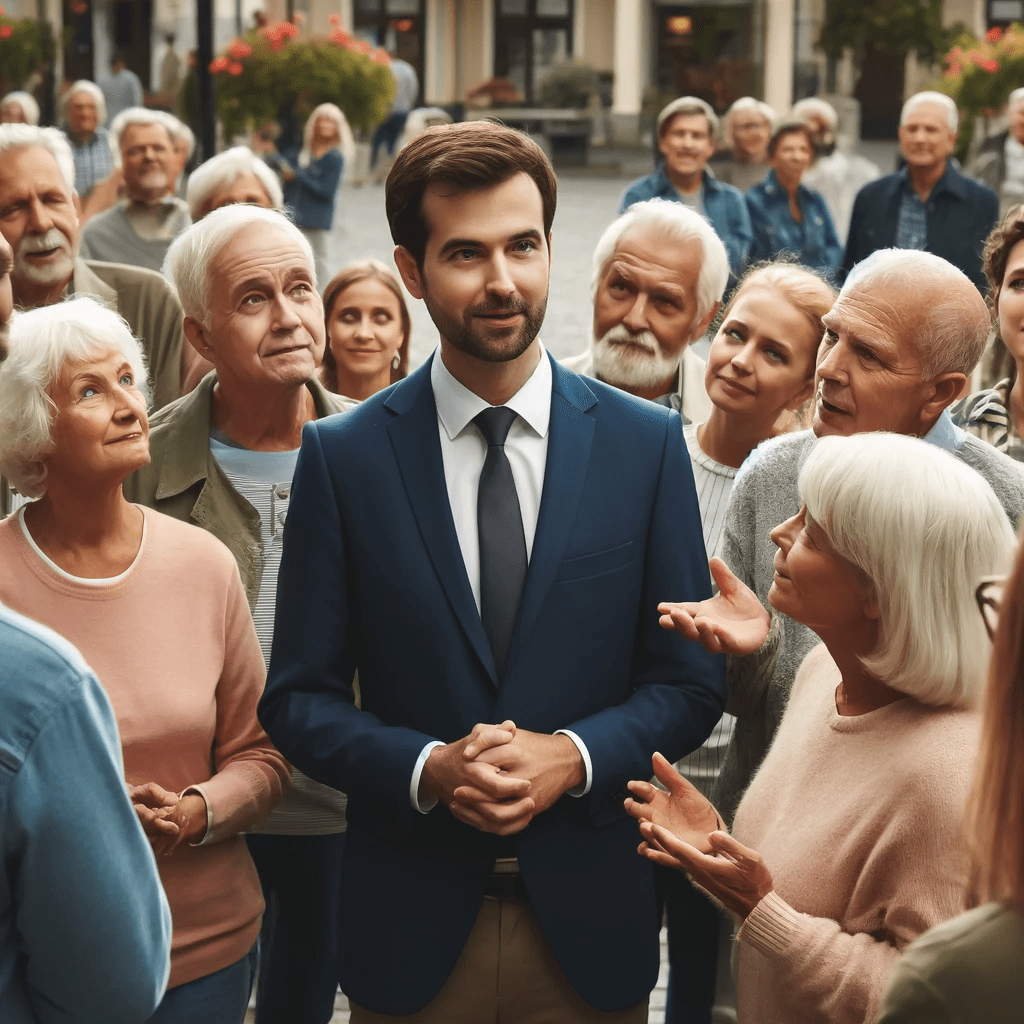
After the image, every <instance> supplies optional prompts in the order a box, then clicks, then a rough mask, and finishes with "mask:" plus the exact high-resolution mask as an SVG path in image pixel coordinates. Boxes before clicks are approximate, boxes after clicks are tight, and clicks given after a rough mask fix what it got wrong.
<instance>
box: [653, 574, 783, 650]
mask: <svg viewBox="0 0 1024 1024" xmlns="http://www.w3.org/2000/svg"><path fill="white" fill-rule="evenodd" d="M710 565H711V575H712V576H713V577H714V579H715V583H716V584H717V585H718V593H717V594H715V596H714V597H712V598H709V599H708V600H707V601H700V602H696V601H684V602H682V603H678V604H677V603H673V602H671V601H665V602H663V603H662V604H659V605H658V611H659V612H660V613H661V620H660V622H661V626H662V628H663V629H674V630H675V631H676V632H677V633H681V634H682V635H683V636H684V637H686V639H687V640H698V641H699V642H700V643H701V645H702V646H703V647H704V648H705V650H708V651H710V652H711V653H712V654H753V653H754V652H755V651H756V650H757V649H758V648H759V647H760V646H761V645H762V644H763V643H764V641H765V639H766V637H767V636H768V631H769V630H770V629H771V615H770V614H769V612H768V610H767V609H766V608H765V607H764V605H763V604H761V602H760V601H759V600H758V597H757V595H756V594H755V593H754V592H753V591H752V590H751V589H750V588H749V587H748V586H747V585H746V584H745V583H743V582H742V581H741V580H740V579H739V578H738V577H737V576H735V575H734V574H733V572H732V571H731V570H730V569H729V567H728V566H727V565H726V564H725V562H723V561H722V559H720V558H717V557H716V558H712V559H711V563H710Z"/></svg>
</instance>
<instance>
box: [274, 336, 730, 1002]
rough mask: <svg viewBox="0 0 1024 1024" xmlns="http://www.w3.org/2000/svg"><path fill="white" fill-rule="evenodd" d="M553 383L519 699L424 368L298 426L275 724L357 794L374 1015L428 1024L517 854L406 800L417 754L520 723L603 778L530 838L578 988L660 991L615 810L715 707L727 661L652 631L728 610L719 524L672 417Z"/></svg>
mask: <svg viewBox="0 0 1024 1024" xmlns="http://www.w3.org/2000/svg"><path fill="white" fill-rule="evenodd" d="M435 358H438V357H437V356H435ZM552 373H553V389H552V402H551V405H552V408H551V420H550V436H549V442H548V455H547V467H546V472H545V477H544V491H543V495H542V501H541V508H540V514H539V518H538V522H537V532H536V537H535V540H534V545H533V550H532V556H531V559H530V565H529V570H528V573H527V578H526V582H525V585H524V589H523V595H522V599H521V602H520V607H519V611H518V616H517V619H516V625H515V629H514V633H513V636H512V639H511V643H510V647H509V652H508V658H507V664H506V669H505V675H504V678H503V679H502V681H501V684H500V686H499V681H498V676H497V673H496V671H495V666H494V659H493V656H492V653H491V649H490V646H489V644H488V641H487V637H486V635H485V633H484V630H483V626H482V624H481V621H480V615H479V613H478V611H477V608H476V604H475V602H474V599H473V593H472V590H471V589H470V584H469V579H468V577H467V575H466V569H465V565H464V562H463V560H462V555H461V552H460V549H459V543H458V538H457V536H456V532H455V524H454V521H453V519H452V514H451V508H450V505H449V501H448V494H447V489H446V486H445V479H444V469H443V464H442V456H441V446H440V441H439V438H438V423H437V411H436V407H435V404H434V395H433V389H432V388H431V384H430V367H429V363H428V364H427V365H426V366H424V367H422V368H421V369H420V370H419V371H417V372H416V373H414V374H413V375H412V376H410V377H409V378H407V379H406V380H404V381H402V382H400V383H398V384H396V385H394V386H393V387H392V388H389V389H388V390H387V391H384V392H381V393H380V394H378V395H375V396H374V397H373V398H370V399H368V400H367V401H365V402H363V403H362V405H360V406H359V407H358V408H356V409H354V410H352V411H351V412H348V413H344V414H342V415H339V416H333V417H328V418H326V419H321V420H317V421H315V422H312V423H309V424H307V425H306V428H305V432H304V435H303V441H302V451H301V453H300V455H299V461H298V466H297V469H296V473H295V482H294V489H293V493H292V498H291V502H290V507H289V512H288V521H287V525H286V528H285V543H284V557H283V561H282V564H281V571H280V576H279V588H278V597H277V619H276V625H275V634H274V648H273V656H272V660H271V665H270V675H269V680H268V683H267V689H266V693H265V695H264V697H263V700H262V702H261V704H260V709H259V715H260V720H261V722H262V723H263V724H264V726H265V727H266V729H267V732H268V733H269V734H270V736H271V738H272V739H273V740H274V742H275V743H276V744H277V746H278V747H279V749H280V750H281V751H282V752H283V753H284V754H285V756H286V757H288V758H289V759H290V760H291V761H292V762H293V763H294V764H295V765H296V766H297V767H298V768H300V769H301V770H302V771H303V772H305V773H306V774H307V775H309V776H311V777H312V778H314V779H317V780H319V781H321V782H325V783H327V784H328V785H331V786H334V787H336V788H338V789H341V790H344V791H345V792H346V793H347V794H348V800H349V803H348V820H349V831H348V836H347V839H346V843H345V854H344V863H343V869H342V881H341V887H342V894H341V902H340V908H339V912H340V932H341V939H340V953H339V980H340V982H341V985H342V988H343V989H344V990H345V992H346V993H347V994H348V995H349V996H350V997H351V998H352V999H354V1000H355V1001H356V1002H357V1003H359V1004H361V1005H363V1006H365V1007H367V1008H369V1009H372V1010H375V1011H377V1012H381V1013H392V1014H398V1013H411V1012H414V1011H415V1010H418V1009H420V1008H421V1007H422V1006H424V1005H426V1003H428V1002H429V1001H430V999H432V998H433V996H434V995H435V994H436V993H437V992H438V991H439V989H440V988H441V986H442V984H443V983H444V981H445V979H446V978H447V976H448V974H449V973H450V971H451V969H452V968H453V966H454V964H455V961H456V960H457V958H458V956H459V953H460V951H461V949H462V946H463V945H464V943H465V940H466V938H467V936H468V935H469V931H470V929H471V928H472V925H473V922H474V920H475V919H476V916H477V913H478V912H479V909H480V905H481V902H482V900H483V895H484V890H485V887H486V885H487V882H488V879H489V876H490V874H491V871H492V865H493V861H494V858H495V855H496V852H497V850H498V845H499V839H498V837H496V836H493V835H490V834H485V833H483V832H479V831H476V830H475V829H473V828H471V827H469V826H468V825H465V824H463V823H461V822H460V821H458V820H457V819H456V818H454V817H453V816H452V815H451V814H450V812H449V811H448V810H447V809H446V808H445V807H443V806H438V807H436V808H435V809H434V810H433V811H431V812H430V813H429V814H425V815H424V814H420V813H419V812H418V811H416V810H414V809H413V807H412V806H411V803H410V795H409V786H410V780H411V777H412V772H413V768H414V766H415V763H416V760H417V758H418V757H419V755H420V752H421V750H422V749H423V747H424V745H425V744H426V743H428V742H429V741H430V740H434V739H437V740H442V741H445V742H451V741H454V740H457V739H459V738H461V737H463V736H465V735H467V734H468V733H469V732H470V731H471V730H472V728H473V726H474V725H475V724H476V723H478V722H500V721H502V720H504V719H506V718H511V719H512V720H513V721H515V723H516V725H517V726H519V727H520V728H523V729H528V730H533V731H536V732H542V733H551V732H554V731H555V730H556V729H560V728H569V729H572V730H573V731H574V732H576V733H577V734H578V735H579V736H580V737H581V738H582V740H583V741H584V742H585V743H586V745H587V748H588V750H589V752H590V755H591V758H592V761H593V785H592V788H591V790H590V792H589V793H588V794H587V795H586V796H584V797H582V798H579V799H576V798H573V797H570V796H563V797H562V798H561V799H560V800H558V801H557V802H556V804H555V805H554V806H553V807H551V808H550V809H549V810H547V811H546V812H544V813H543V814H540V815H538V816H537V817H536V818H534V820H533V821H532V822H531V823H530V825H529V826H528V827H527V828H526V829H525V830H524V831H522V832H521V833H519V835H518V836H517V837H516V843H517V854H518V857H519V862H520V870H521V871H522V874H523V879H524V882H525V884H526V887H527V890H528V891H529V894H530V900H531V904H532V905H533V907H534V909H535V911H536V913H537V916H538V918H539V919H540V923H541V925H542V927H543V929H544V932H545V935H546V936H547V938H548V941H549V942H550V944H551V947H552V949H553V950H554V953H555V955H556V957H557V958H558V961H559V963H560V964H561V966H562V969H563V970H564V972H565V974H566V976H567V977H568V979H569V981H570V982H571V983H572V984H573V986H574V987H575V988H576V990H577V991H578V992H579V993H580V995H581V996H583V998H584V999H585V1000H587V1002H589V1003H591V1004H592V1005H594V1006H597V1007H599V1008H601V1009H606V1010H611V1009H620V1008H624V1007H626V1006H631V1005H633V1004H635V1003H637V1002H639V1001H640V1000H642V999H644V998H646V996H647V995H648V993H649V992H650V990H651V989H652V988H653V986H654V984H655V981H656V979H657V974H658V923H659V922H658V919H657V910H656V904H655V896H654V883H653V876H652V872H651V869H650V865H649V863H648V862H647V861H645V860H644V859H643V858H641V857H639V856H638V855H637V853H636V847H637V843H638V841H639V834H638V832H637V828H636V823H635V822H634V821H633V820H632V819H631V818H629V817H628V816H627V815H626V814H625V812H624V810H623V807H622V801H623V799H624V797H625V796H626V792H625V783H626V782H627V780H629V779H631V778H646V777H649V776H650V774H651V763H650V760H651V754H652V752H653V751H655V750H660V751H661V752H662V753H664V754H665V755H666V756H667V757H668V758H669V759H670V760H673V759H676V758H678V757H681V756H682V755H683V754H685V753H686V752H688V751H690V750H692V749H694V748H695V747H696V746H698V745H699V744H700V743H701V742H702V741H703V740H704V739H705V737H706V736H707V735H708V734H709V732H710V730H711V729H712V728H713V727H714V724H715V723H716V722H717V720H718V718H719V716H720V714H721V712H722V707H723V703H724V683H723V668H722V663H721V660H720V659H719V658H717V657H715V656H712V655H709V654H707V653H706V652H705V651H704V650H703V649H702V648H701V647H700V645H699V644H695V643H688V642H686V641H684V640H683V639H682V638H681V637H680V636H679V635H678V634H676V633H672V632H666V631H665V630H662V629H661V628H660V627H659V625H658V613H657V604H658V602H659V601H662V600H666V599H672V600H687V599H691V600H698V599H703V598H705V597H707V596H709V593H710V585H709V579H708V571H707V561H706V558H705V553H704V545H703V541H702V535H701V524H700V514H699V510H698V506H697V499H696V495H695V492H694V485H693V477H692V473H691V470H690V464H689V459H688V456H687V454H686V449H685V447H684V444H683V437H682V431H681V429H680V423H679V416H678V414H677V413H675V412H671V411H669V410H666V409H664V408H662V407H660V406H657V405H654V404H653V403H650V402H644V401H641V400H639V399H634V398H632V397H630V396H628V395H624V394H623V393H621V392H619V391H616V390H614V389H612V388H609V387H607V386H605V385H603V384H600V383H598V382H596V381H590V380H587V381H584V380H583V378H581V377H578V376H576V375H575V374H573V373H571V372H569V371H568V370H566V369H564V368H563V367H561V366H560V365H559V364H558V363H557V362H554V361H553V360H552ZM356 670H358V673H359V692H360V707H358V708H357V707H356V705H355V703H354V693H353V675H354V673H355V672H356Z"/></svg>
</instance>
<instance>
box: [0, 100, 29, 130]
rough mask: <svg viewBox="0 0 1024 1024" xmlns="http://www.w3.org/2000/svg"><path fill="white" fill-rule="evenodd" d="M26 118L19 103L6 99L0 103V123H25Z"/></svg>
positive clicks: (26, 121)
mask: <svg viewBox="0 0 1024 1024" xmlns="http://www.w3.org/2000/svg"><path fill="white" fill-rule="evenodd" d="M27 123H28V118H27V117H26V116H25V111H24V110H23V109H22V106H21V104H20V103H17V102H15V101H14V100H8V101H7V102H6V103H0V124H27Z"/></svg>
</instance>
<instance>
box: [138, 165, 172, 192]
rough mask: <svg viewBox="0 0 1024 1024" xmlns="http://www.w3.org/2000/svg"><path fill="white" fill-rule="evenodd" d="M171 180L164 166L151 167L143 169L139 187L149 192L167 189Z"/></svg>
mask: <svg viewBox="0 0 1024 1024" xmlns="http://www.w3.org/2000/svg"><path fill="white" fill-rule="evenodd" d="M169 181H170V175H169V174H168V173H167V172H166V171H165V170H164V169H163V168H162V167H151V168H150V169H149V170H147V171H143V172H142V174H140V175H139V177H138V187H139V188H140V189H144V190H145V191H147V192H153V191H156V190H157V189H165V188H167V186H168V182H169Z"/></svg>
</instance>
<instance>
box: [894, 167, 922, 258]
mask: <svg viewBox="0 0 1024 1024" xmlns="http://www.w3.org/2000/svg"><path fill="white" fill-rule="evenodd" d="M927 244H928V215H927V212H926V211H925V208H924V203H922V202H921V197H920V196H919V195H918V194H917V193H916V192H915V191H914V186H913V185H911V184H910V179H909V178H908V179H907V180H906V181H904V182H903V194H902V195H901V197H900V214H899V223H898V224H897V225H896V248H897V249H923V248H924V247H925V246H926V245H927Z"/></svg>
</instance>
